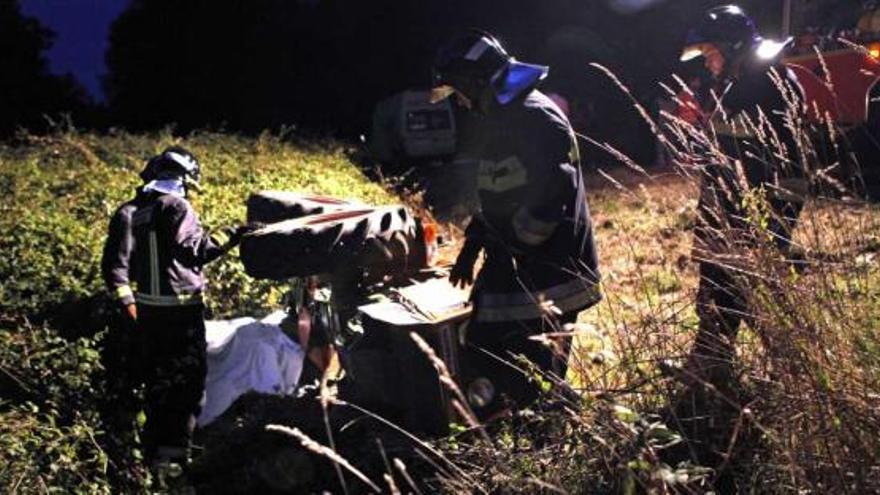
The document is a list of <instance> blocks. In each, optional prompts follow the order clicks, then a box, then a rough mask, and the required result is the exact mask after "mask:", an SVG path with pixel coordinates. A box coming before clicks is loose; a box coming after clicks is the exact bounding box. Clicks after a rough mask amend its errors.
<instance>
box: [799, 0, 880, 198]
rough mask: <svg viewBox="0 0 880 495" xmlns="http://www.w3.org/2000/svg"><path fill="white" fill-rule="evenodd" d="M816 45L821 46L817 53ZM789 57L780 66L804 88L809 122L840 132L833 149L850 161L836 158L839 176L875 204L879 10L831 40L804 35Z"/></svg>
mask: <svg viewBox="0 0 880 495" xmlns="http://www.w3.org/2000/svg"><path fill="white" fill-rule="evenodd" d="M847 39H848V40H851V41H842V40H847ZM816 45H826V46H825V47H824V48H823V49H822V50H818V51H817V50H816V49H815V48H814V46H816ZM827 45H831V47H830V48H829V47H827ZM794 51H795V53H796V54H793V55H791V56H788V57H786V59H785V61H786V63H787V64H788V66H789V67H790V68H791V69H792V70H793V71H795V73H796V74H797V76H798V80H799V81H800V83H801V85H802V86H803V88H804V92H805V96H806V100H807V104H808V106H809V108H810V116H811V117H812V118H813V119H814V120H815V121H817V122H818V121H822V120H823V119H822V117H824V116H828V117H830V119H831V120H832V122H834V123H835V124H836V126H837V128H838V129H839V130H841V131H842V133H841V136H842V142H839V143H838V144H839V145H842V149H844V150H846V151H850V152H852V153H853V156H854V157H855V160H847V159H846V158H847V156H848V154H844V155H845V156H843V157H842V158H844V160H842V161H843V163H842V167H841V168H842V169H843V176H844V177H845V178H846V179H848V181H847V182H849V185H851V186H853V187H855V188H856V189H858V190H860V191H861V192H864V193H865V194H866V195H868V196H869V197H871V198H872V199H874V200H877V199H880V86H878V81H880V8H872V9H870V10H867V11H865V13H864V14H863V15H862V17H861V19H860V20H859V22H858V24H857V25H856V27H855V29H852V30H849V31H844V32H841V33H838V34H837V35H835V36H834V37H829V38H825V39H824V40H823V39H821V38H820V37H818V36H817V35H816V34H814V33H807V34H804V35H802V36H800V37H798V40H797V42H796V44H795V50H794Z"/></svg>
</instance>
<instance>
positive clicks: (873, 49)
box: [868, 43, 880, 58]
mask: <svg viewBox="0 0 880 495" xmlns="http://www.w3.org/2000/svg"><path fill="white" fill-rule="evenodd" d="M868 55H870V56H871V57H872V58H880V43H871V44H870V45H868Z"/></svg>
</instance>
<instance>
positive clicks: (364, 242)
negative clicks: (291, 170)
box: [239, 206, 425, 280]
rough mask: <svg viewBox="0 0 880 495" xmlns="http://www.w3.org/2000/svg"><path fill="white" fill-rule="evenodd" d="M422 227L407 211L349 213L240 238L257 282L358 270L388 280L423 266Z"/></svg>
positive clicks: (399, 208) (277, 225) (310, 218)
mask: <svg viewBox="0 0 880 495" xmlns="http://www.w3.org/2000/svg"><path fill="white" fill-rule="evenodd" d="M422 237H423V236H422V229H421V227H420V225H419V223H418V222H417V221H416V220H415V219H414V218H413V217H412V215H410V213H409V212H408V211H407V209H406V208H404V207H403V206H385V207H367V206H363V207H360V208H357V209H345V210H339V211H335V212H332V213H323V214H317V215H309V216H305V217H301V218H297V219H293V220H285V221H282V222H276V223H273V224H270V225H267V226H265V227H263V228H261V229H258V230H256V231H254V232H252V233H250V234H247V235H245V236H244V237H243V238H242V242H241V246H240V248H239V252H240V257H241V261H242V263H243V264H244V268H245V271H246V272H247V274H248V275H250V276H252V277H254V278H261V279H271V280H285V279H288V278H290V277H305V276H311V275H319V274H325V273H333V272H335V271H337V269H339V268H340V267H342V266H352V264H353V265H354V266H358V267H360V268H361V270H362V271H363V272H364V275H365V278H369V275H374V276H380V277H382V276H385V275H393V274H398V273H402V272H406V271H407V270H410V269H417V268H420V267H422V266H424V264H425V261H424V260H425V248H424V241H423V239H422Z"/></svg>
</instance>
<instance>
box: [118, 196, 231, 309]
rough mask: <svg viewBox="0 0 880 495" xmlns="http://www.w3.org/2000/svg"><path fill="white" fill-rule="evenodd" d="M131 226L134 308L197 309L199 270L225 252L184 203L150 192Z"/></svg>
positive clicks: (202, 283)
mask: <svg viewBox="0 0 880 495" xmlns="http://www.w3.org/2000/svg"><path fill="white" fill-rule="evenodd" d="M131 223H132V231H133V232H134V238H135V246H136V247H135V252H134V256H133V259H134V266H135V270H134V273H135V280H136V281H137V289H138V290H137V293H136V294H135V299H136V300H137V302H138V304H143V305H147V306H189V305H194V304H201V303H202V297H201V293H202V290H203V289H204V286H205V279H204V276H203V275H202V266H203V265H205V264H206V263H208V262H210V261H212V260H214V259H216V258H218V257H220V256H221V255H222V254H223V253H224V252H225V250H224V249H223V247H221V246H220V245H219V244H218V243H217V242H216V241H214V240H213V239H211V237H210V236H209V235H208V234H207V233H206V232H205V231H204V229H202V226H201V224H200V222H199V218H198V215H196V213H195V210H193V208H192V206H191V205H190V204H189V202H188V201H187V200H186V199H184V198H181V197H178V196H174V195H172V194H158V193H150V194H149V201H147V202H145V204H143V205H142V206H140V207H139V208H138V209H137V211H135V212H134V214H133V215H132V220H131Z"/></svg>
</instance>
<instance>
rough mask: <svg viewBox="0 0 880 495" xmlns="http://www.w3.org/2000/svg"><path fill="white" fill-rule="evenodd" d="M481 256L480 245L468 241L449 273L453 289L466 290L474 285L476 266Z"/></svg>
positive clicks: (470, 240) (471, 240)
mask: <svg viewBox="0 0 880 495" xmlns="http://www.w3.org/2000/svg"><path fill="white" fill-rule="evenodd" d="M479 255H480V244H479V243H478V242H476V241H474V240H473V239H468V240H466V241H465V242H464V247H463V248H461V252H460V253H458V258H456V259H455V265H453V266H452V270H450V272H449V283H451V284H452V286H453V287H462V288H465V287H467V286H468V285H471V284H473V283H474V265H475V264H476V263H477V256H479Z"/></svg>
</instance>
